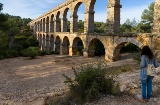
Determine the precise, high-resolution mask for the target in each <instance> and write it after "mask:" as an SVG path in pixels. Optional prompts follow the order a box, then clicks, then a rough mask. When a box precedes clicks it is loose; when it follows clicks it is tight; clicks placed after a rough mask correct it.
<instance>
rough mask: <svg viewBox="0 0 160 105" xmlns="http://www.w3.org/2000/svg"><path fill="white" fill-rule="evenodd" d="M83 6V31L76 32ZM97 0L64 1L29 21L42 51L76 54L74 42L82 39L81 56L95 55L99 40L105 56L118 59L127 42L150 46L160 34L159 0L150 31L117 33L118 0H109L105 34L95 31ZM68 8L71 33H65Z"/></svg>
mask: <svg viewBox="0 0 160 105" xmlns="http://www.w3.org/2000/svg"><path fill="white" fill-rule="evenodd" d="M82 3H83V4H84V6H85V12H84V33H78V32H77V31H78V15H77V11H78V8H79V6H80V5H81V4H82ZM95 3H96V0H66V1H65V2H64V3H62V4H60V5H59V6H57V7H55V8H53V9H52V10H50V11H48V12H46V13H45V14H43V15H41V16H40V17H38V18H37V19H35V20H33V21H32V22H30V23H29V25H30V27H31V28H32V29H33V30H34V35H35V36H36V37H37V40H38V41H39V43H40V44H39V46H40V48H41V50H46V51H59V52H60V54H65V55H70V56H72V55H76V54H77V51H78V49H77V45H78V44H77V43H78V41H80V40H81V41H82V43H83V46H84V49H83V56H86V57H91V56H93V55H94V47H93V46H94V44H95V41H96V40H100V41H101V42H102V44H103V45H104V47H105V59H106V60H110V61H112V60H117V59H119V51H120V49H121V48H122V46H123V45H124V44H125V43H127V42H130V43H133V44H135V45H137V46H138V47H140V48H141V47H142V46H143V45H149V46H150V45H151V44H152V38H153V35H155V36H156V35H158V34H159V29H160V28H159V27H160V24H159V22H160V9H159V8H160V0H156V4H155V14H154V26H153V33H146V34H145V33H144V34H141V33H138V34H137V33H129V34H121V33H120V9H121V7H122V5H121V4H120V0H108V5H107V19H106V21H107V22H106V30H107V32H106V33H101V34H97V33H94V14H95V11H94V4H95ZM69 10H70V13H71V15H70V32H67V12H68V11H69Z"/></svg>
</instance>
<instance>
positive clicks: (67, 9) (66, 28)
mask: <svg viewBox="0 0 160 105" xmlns="http://www.w3.org/2000/svg"><path fill="white" fill-rule="evenodd" d="M69 11H70V9H69V8H66V9H65V10H64V13H63V18H62V21H63V23H62V26H63V27H62V28H63V29H62V30H63V32H70V30H69V29H68V27H67V23H68V19H67V13H68V12H69Z"/></svg>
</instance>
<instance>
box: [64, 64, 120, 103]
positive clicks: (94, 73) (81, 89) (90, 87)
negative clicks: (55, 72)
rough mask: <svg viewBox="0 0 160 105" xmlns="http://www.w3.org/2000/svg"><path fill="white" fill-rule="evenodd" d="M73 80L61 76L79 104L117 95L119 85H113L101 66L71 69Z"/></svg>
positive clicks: (111, 79) (113, 82) (94, 65)
mask: <svg viewBox="0 0 160 105" xmlns="http://www.w3.org/2000/svg"><path fill="white" fill-rule="evenodd" d="M73 71H74V75H75V79H73V80H72V78H70V77H68V76H66V75H63V76H64V77H65V78H66V80H65V83H66V84H67V85H68V86H69V88H70V91H71V92H72V93H73V94H74V97H75V94H76V95H78V96H77V97H78V98H80V99H77V100H80V102H88V101H93V100H96V99H99V98H100V97H101V96H102V95H103V94H112V95H114V94H117V93H118V92H119V85H115V81H114V79H113V76H110V75H107V74H106V72H105V67H104V66H103V65H102V64H100V63H99V64H98V66H97V64H93V65H86V66H82V67H80V68H73Z"/></svg>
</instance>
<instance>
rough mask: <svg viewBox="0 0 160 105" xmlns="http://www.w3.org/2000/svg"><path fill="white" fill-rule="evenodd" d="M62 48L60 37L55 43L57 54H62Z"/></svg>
mask: <svg viewBox="0 0 160 105" xmlns="http://www.w3.org/2000/svg"><path fill="white" fill-rule="evenodd" d="M60 47H61V39H60V37H59V36H57V37H56V41H55V53H56V54H60Z"/></svg>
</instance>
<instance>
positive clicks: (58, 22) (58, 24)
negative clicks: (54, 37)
mask: <svg viewBox="0 0 160 105" xmlns="http://www.w3.org/2000/svg"><path fill="white" fill-rule="evenodd" d="M56 32H61V19H60V11H58V12H57V15H56Z"/></svg>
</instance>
